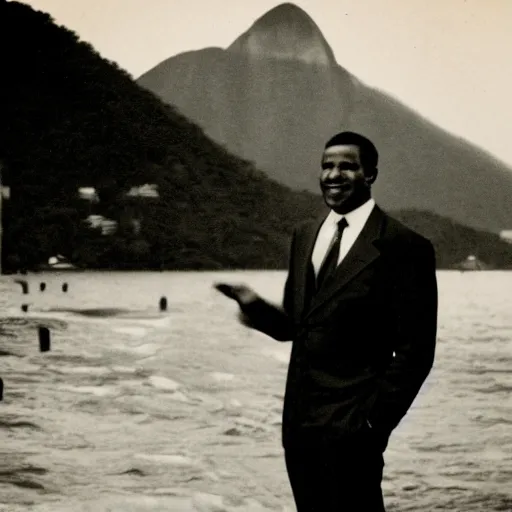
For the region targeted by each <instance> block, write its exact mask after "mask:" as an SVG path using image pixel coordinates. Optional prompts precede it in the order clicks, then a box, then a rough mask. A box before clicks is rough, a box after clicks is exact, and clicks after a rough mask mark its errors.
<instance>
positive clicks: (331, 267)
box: [316, 217, 348, 290]
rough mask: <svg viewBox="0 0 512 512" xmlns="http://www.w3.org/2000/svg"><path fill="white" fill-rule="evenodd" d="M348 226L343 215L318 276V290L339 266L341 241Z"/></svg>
mask: <svg viewBox="0 0 512 512" xmlns="http://www.w3.org/2000/svg"><path fill="white" fill-rule="evenodd" d="M347 226H348V222H347V219H345V217H342V218H341V220H340V221H339V222H338V230H337V232H336V234H335V235H334V238H333V240H332V242H331V246H330V248H329V250H328V251H327V254H326V256H325V258H324V261H323V263H322V266H321V267H320V270H319V271H318V276H317V278H316V288H317V290H318V289H320V288H321V286H322V284H323V283H324V282H325V281H326V280H327V279H329V278H330V277H332V275H333V274H334V271H335V270H336V267H337V266H338V258H339V255H340V242H341V236H342V235H343V230H344V229H345V228H346V227H347Z"/></svg>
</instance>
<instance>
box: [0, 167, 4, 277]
mask: <svg viewBox="0 0 512 512" xmlns="http://www.w3.org/2000/svg"><path fill="white" fill-rule="evenodd" d="M2 168H3V164H2V161H1V160H0V276H1V275H2V245H3V234H4V228H3V223H2V205H3V199H4V189H3V185H2Z"/></svg>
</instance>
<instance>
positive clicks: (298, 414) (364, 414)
mask: <svg viewBox="0 0 512 512" xmlns="http://www.w3.org/2000/svg"><path fill="white" fill-rule="evenodd" d="M377 164H378V152H377V150H376V148H375V146H374V145H373V143H372V142H371V141H369V140H368V139H367V138H365V137H363V136H362V135H359V134H357V133H353V132H342V133H339V134H337V135H335V136H334V137H332V138H331V139H330V140H329V141H328V142H327V144H326V145H325V148H324V151H323V155H322V169H321V172H320V187H321V190H322V193H323V197H324V201H325V203H326V205H327V206H328V207H329V212H328V214H327V215H323V216H322V217H321V218H319V219H317V220H316V221H314V222H307V223H304V224H302V225H301V226H299V227H298V228H297V229H296V230H295V232H294V235H293V239H292V246H291V251H290V268H289V271H288V276H287V280H286V285H285V290H284V299H283V307H282V308H280V307H276V306H274V305H272V304H270V303H268V302H267V301H265V300H264V299H263V298H261V297H259V296H258V295H257V294H256V293H255V292H254V291H253V290H252V289H250V288H249V287H247V286H245V285H229V284H218V285H216V287H217V289H218V290H219V291H221V292H222V293H224V294H225V295H227V296H228V297H230V298H232V299H234V300H236V301H237V302H238V304H239V305H240V308H241V315H240V318H241V320H242V321H243V323H244V324H245V325H247V326H248V327H251V328H253V329H257V330H259V331H261V332H263V333H265V334H267V335H268V336H271V337H273V338H275V339H276V340H279V341H292V351H291V357H290V364H289V369H288V378H287V383H286V392H285V402H284V410H283V428H282V434H283V438H282V440H283V447H284V451H285V460H286V467H287V471H288V476H289V480H290V485H291V487H292V491H293V495H294V498H295V503H296V505H297V510H298V512H316V511H318V512H339V511H341V510H344V511H365V512H383V511H384V510H385V508H384V500H383V496H382V489H381V482H382V474H383V467H384V458H383V454H384V451H385V449H386V446H387V443H388V439H389V436H390V434H391V432H392V431H393V429H394V428H395V427H396V426H397V425H398V423H399V422H400V421H401V420H402V418H403V417H404V416H405V414H406V413H407V411H408V409H409V407H410V406H411V404H412V402H413V400H414V399H415V397H416V395H417V394H418V392H419V390H420V388H421V386H422V384H423V382H424V381H425V379H426V377H427V376H428V374H429V372H430V370H431V368H432V365H433V361H434V353H435V342H436V331H437V281H436V274H435V253H434V249H433V247H432V244H431V243H430V242H429V241H428V240H427V239H425V238H424V237H422V236H421V235H419V234H417V233H415V232H414V231H411V230H410V229H408V228H407V227H405V226H403V225H402V224H400V223H399V222H397V221H396V220H394V219H392V218H391V217H389V216H388V215H387V214H385V213H384V212H383V211H382V210H381V209H380V208H379V207H378V206H377V205H376V204H375V201H374V200H373V198H372V194H371V187H372V184H373V183H374V182H375V180H376V178H377V174H378V169H377Z"/></svg>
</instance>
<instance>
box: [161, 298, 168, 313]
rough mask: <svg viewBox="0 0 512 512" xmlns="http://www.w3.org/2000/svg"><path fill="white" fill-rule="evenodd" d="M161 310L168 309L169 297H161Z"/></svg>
mask: <svg viewBox="0 0 512 512" xmlns="http://www.w3.org/2000/svg"><path fill="white" fill-rule="evenodd" d="M160 311H167V297H162V298H161V299H160Z"/></svg>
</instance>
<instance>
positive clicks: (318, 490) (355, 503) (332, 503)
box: [285, 432, 385, 512]
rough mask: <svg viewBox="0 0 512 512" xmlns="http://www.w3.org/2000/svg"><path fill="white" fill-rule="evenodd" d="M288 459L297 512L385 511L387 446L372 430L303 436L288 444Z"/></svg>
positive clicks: (286, 459) (286, 457)
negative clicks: (338, 435)
mask: <svg viewBox="0 0 512 512" xmlns="http://www.w3.org/2000/svg"><path fill="white" fill-rule="evenodd" d="M314 437H316V439H315V438H314ZM285 461H286V469H287V471H288V478H289V480H290V485H291V488H292V491H293V496H294V499H295V504H296V506H297V512H385V508H384V500H383V497H382V489H381V482H382V470H383V467H384V458H383V449H382V445H379V443H378V442H376V440H375V439H373V438H372V434H371V433H370V432H365V433H364V434H357V435H352V436H349V437H347V438H346V439H343V440H321V439H318V436H308V437H306V436H301V438H300V439H296V440H294V441H293V442H291V443H290V444H288V445H287V446H286V448H285Z"/></svg>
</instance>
